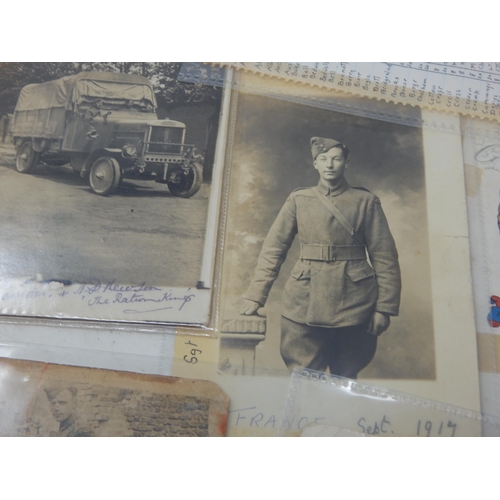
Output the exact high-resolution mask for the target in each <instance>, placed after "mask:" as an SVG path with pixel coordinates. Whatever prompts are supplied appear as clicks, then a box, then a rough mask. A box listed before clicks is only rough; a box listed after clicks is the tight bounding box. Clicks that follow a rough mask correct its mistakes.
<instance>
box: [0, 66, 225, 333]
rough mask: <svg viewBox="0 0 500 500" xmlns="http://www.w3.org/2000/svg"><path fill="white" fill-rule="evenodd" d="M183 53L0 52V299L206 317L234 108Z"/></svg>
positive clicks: (39, 308)
mask: <svg viewBox="0 0 500 500" xmlns="http://www.w3.org/2000/svg"><path fill="white" fill-rule="evenodd" d="M181 64H182V63H2V64H1V65H0V115H1V120H2V121H1V126H2V130H1V133H2V138H1V143H0V211H1V213H2V216H1V218H0V239H1V242H2V243H1V244H0V313H1V314H2V315H6V316H22V317H38V318H39V317H45V318H68V319H84V320H85V319H89V320H106V321H119V322H135V323H142V322H149V323H164V324H190V325H206V324H207V322H208V320H209V312H210V301H211V293H212V292H211V288H212V279H213V263H214V252H215V243H214V242H215V238H216V232H217V219H218V207H219V205H220V184H221V179H222V166H223V161H224V159H223V153H224V148H223V145H224V144H225V138H224V137H221V134H219V133H218V131H219V129H220V124H221V123H222V122H223V121H224V120H226V117H225V112H224V109H223V107H224V106H223V104H222V103H223V91H222V89H221V88H220V87H211V86H207V85H195V84H192V83H183V82H180V81H178V80H177V75H178V73H179V70H180V68H181Z"/></svg>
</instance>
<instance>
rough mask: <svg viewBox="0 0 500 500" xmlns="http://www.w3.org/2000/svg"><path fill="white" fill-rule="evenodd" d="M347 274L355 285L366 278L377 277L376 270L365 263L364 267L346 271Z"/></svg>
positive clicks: (351, 268)
mask: <svg viewBox="0 0 500 500" xmlns="http://www.w3.org/2000/svg"><path fill="white" fill-rule="evenodd" d="M345 273H346V274H347V276H349V278H351V281H352V282H353V283H357V282H358V281H361V280H364V279H366V278H373V277H375V270H374V269H373V267H371V266H370V264H368V262H364V263H363V265H362V266H359V267H349V268H348V269H346V272H345Z"/></svg>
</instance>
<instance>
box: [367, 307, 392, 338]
mask: <svg viewBox="0 0 500 500" xmlns="http://www.w3.org/2000/svg"><path fill="white" fill-rule="evenodd" d="M390 324H391V317H390V316H389V315H388V314H384V313H380V312H377V311H375V312H374V313H373V316H372V318H371V320H370V323H369V325H368V333H371V334H372V335H376V336H377V337H378V336H379V335H381V334H382V333H384V332H385V331H386V330H387V328H389V325H390Z"/></svg>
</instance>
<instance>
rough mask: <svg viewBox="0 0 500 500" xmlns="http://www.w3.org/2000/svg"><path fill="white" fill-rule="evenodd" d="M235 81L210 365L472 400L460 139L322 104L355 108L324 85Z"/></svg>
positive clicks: (473, 362) (475, 398)
mask: <svg viewBox="0 0 500 500" xmlns="http://www.w3.org/2000/svg"><path fill="white" fill-rule="evenodd" d="M240 78H241V81H240V87H239V88H240V90H239V92H238V96H237V106H236V108H235V111H234V113H235V119H234V131H233V133H234V139H233V143H232V151H231V167H230V168H231V170H230V175H231V181H230V192H229V196H228V206H227V210H228V218H227V226H226V230H225V252H224V259H223V260H224V264H223V271H222V292H221V303H222V307H221V312H220V322H219V330H220V337H221V340H220V371H221V372H222V373H227V374H260V373H265V372H266V371H267V372H268V371H270V370H271V371H274V372H280V373H283V374H284V375H286V374H287V373H288V374H289V373H290V370H293V368H296V367H300V366H302V367H308V368H311V369H315V370H320V371H327V372H330V373H332V374H336V375H341V376H346V377H350V378H357V377H359V378H360V379H369V380H372V381H373V380H383V383H384V385H386V386H387V385H389V386H391V387H392V388H394V389H399V390H403V391H405V392H409V393H413V394H416V395H420V396H422V397H427V398H431V399H438V400H440V401H446V402H449V403H451V404H455V405H458V406H463V407H466V408H470V409H476V410H477V409H479V383H478V369H477V349H476V342H475V331H474V313H473V306H472V289H471V283H470V261H469V248H468V228H467V216H466V205H465V191H464V175H463V159H462V154H461V143H460V135H459V134H454V133H448V132H441V131H439V130H435V129H430V128H419V127H410V126H404V125H401V124H397V123H392V122H390V121H383V120H376V119H372V118H367V117H363V116H358V115H356V114H351V113H341V112H338V111H335V110H332V109H331V108H329V107H328V102H329V99H330V100H331V102H333V101H335V102H336V103H338V102H340V101H342V102H343V103H344V104H346V103H347V104H349V103H350V104H352V105H353V107H354V108H355V105H356V104H357V103H356V101H353V100H352V98H349V97H346V96H342V95H339V94H336V93H333V92H328V91H322V90H318V89H312V88H310V87H306V86H301V85H296V84H291V83H287V82H283V81H279V80H276V79H270V78H259V77H257V76H255V75H251V74H242V75H240ZM277 97H278V98H277ZM318 102H321V104H318ZM306 103H307V104H306ZM365 104H366V103H365ZM370 105H372V106H374V107H375V108H374V109H377V110H378V111H380V112H384V111H386V112H388V114H390V113H391V112H394V111H395V108H396V106H395V105H389V104H386V103H380V102H379V103H375V102H374V101H370ZM414 112H416V113H420V112H422V113H427V115H428V116H427V118H429V117H430V118H432V117H433V116H434V115H432V113H433V112H431V111H425V110H424V111H421V110H418V109H415V110H414ZM434 113H435V112H434ZM434 118H436V119H439V120H442V121H443V123H444V124H445V126H447V125H450V123H449V122H450V121H453V120H458V117H454V116H449V115H445V114H441V113H440V114H438V115H437V117H436V116H434ZM458 360H459V361H458Z"/></svg>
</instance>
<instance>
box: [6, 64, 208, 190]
mask: <svg viewBox="0 0 500 500" xmlns="http://www.w3.org/2000/svg"><path fill="white" fill-rule="evenodd" d="M11 134H12V137H13V141H14V144H15V146H16V149H17V156H16V168H17V170H18V171H19V172H21V173H23V174H25V173H29V172H32V171H33V169H34V168H35V167H36V165H37V164H38V163H39V162H40V161H43V162H44V163H46V164H48V165H54V166H57V165H65V164H68V163H69V164H71V166H72V168H73V170H74V171H75V172H76V173H78V174H79V175H80V176H82V177H84V178H88V181H89V184H90V188H91V189H92V191H93V192H94V193H96V194H99V195H104V196H105V195H109V194H111V193H112V192H113V190H114V189H115V188H116V186H117V185H118V183H119V182H120V180H121V179H124V178H125V179H143V180H144V179H145V180H153V181H156V182H159V183H162V184H167V186H168V188H169V190H170V192H171V194H172V195H174V196H181V197H184V198H188V197H190V196H193V195H194V194H195V193H196V192H197V191H198V190H199V189H200V186H201V182H202V174H203V172H202V166H201V161H202V158H201V156H199V155H197V154H196V150H195V148H194V146H193V145H190V144H185V143H184V140H185V135H186V127H185V125H184V124H183V123H181V122H178V121H174V120H169V119H165V120H159V119H158V117H157V115H156V99H155V95H154V92H153V86H152V84H151V82H150V81H149V80H148V79H147V78H144V77H142V76H139V75H129V74H124V73H112V72H101V71H84V72H82V73H79V74H77V75H73V76H66V77H64V78H60V79H58V80H53V81H49V82H45V83H39V84H31V85H27V86H26V87H24V88H23V89H22V90H21V93H20V95H19V99H18V101H17V105H16V108H15V110H14V115H13V119H12V123H11Z"/></svg>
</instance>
